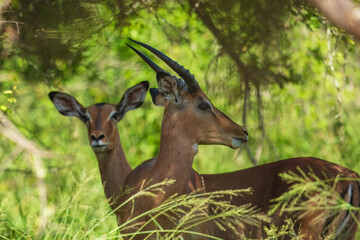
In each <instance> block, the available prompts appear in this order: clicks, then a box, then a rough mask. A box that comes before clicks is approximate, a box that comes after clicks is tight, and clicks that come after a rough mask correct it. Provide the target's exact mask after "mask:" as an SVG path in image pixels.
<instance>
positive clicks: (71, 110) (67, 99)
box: [49, 81, 201, 209]
mask: <svg viewBox="0 0 360 240" xmlns="http://www.w3.org/2000/svg"><path fill="white" fill-rule="evenodd" d="M148 88H149V83H148V82H145V81H144V82H141V83H138V84H136V85H135V86H133V87H131V88H129V89H128V90H126V92H125V93H124V95H123V97H122V98H121V100H120V102H119V103H118V104H115V105H114V104H110V103H98V104H94V105H91V106H89V107H86V108H85V107H83V105H81V104H80V103H79V102H78V101H77V100H76V99H75V98H74V97H73V96H71V95H69V94H66V93H62V92H50V93H49V97H50V100H51V101H52V102H53V103H54V105H55V107H56V109H57V110H58V111H59V112H60V113H61V114H62V115H64V116H68V117H77V118H79V119H80V120H81V121H82V122H83V123H84V124H85V125H86V128H87V132H88V139H89V143H90V146H91V147H92V149H93V151H94V153H95V155H96V158H97V160H98V165H99V170H100V175H101V181H102V184H103V187H104V192H105V196H106V198H107V199H108V200H109V204H110V206H111V208H112V209H115V208H116V206H117V204H116V200H117V199H118V197H119V194H120V193H121V188H122V186H123V184H124V181H125V178H126V176H127V175H128V174H129V173H130V172H131V167H130V164H129V163H128V161H127V159H126V156H125V153H124V150H123V148H122V145H121V141H120V135H119V131H118V127H117V124H118V122H119V121H121V120H122V119H123V117H124V116H125V114H126V112H127V111H129V110H133V109H136V108H138V107H140V106H141V105H142V104H143V102H144V99H145V96H146V92H147V90H148ZM154 161H155V158H153V159H150V160H148V161H147V162H146V163H147V164H149V165H151V164H152V163H153V162H154ZM199 186H201V179H200V177H199V175H198V174H197V173H196V172H195V171H193V173H192V175H191V179H190V181H189V182H188V183H187V192H192V191H194V190H196V189H197V188H199Z"/></svg>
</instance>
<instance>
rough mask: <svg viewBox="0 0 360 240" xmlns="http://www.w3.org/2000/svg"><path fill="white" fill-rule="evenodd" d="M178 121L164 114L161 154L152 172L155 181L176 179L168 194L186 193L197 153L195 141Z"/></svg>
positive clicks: (167, 190) (167, 191) (168, 189)
mask: <svg viewBox="0 0 360 240" xmlns="http://www.w3.org/2000/svg"><path fill="white" fill-rule="evenodd" d="M176 123H179V122H178V121H177V120H176V119H166V117H165V115H164V120H163V123H162V127H161V129H162V130H161V140H160V149H159V155H158V157H157V159H156V162H155V165H154V167H153V168H152V170H153V171H152V173H151V175H152V178H153V179H154V180H155V182H161V181H163V180H165V179H174V180H175V183H174V184H172V185H170V186H169V187H168V188H167V189H166V195H167V196H171V195H173V194H175V193H179V194H183V193H185V189H186V186H187V183H188V181H189V179H190V175H191V170H192V163H193V160H194V156H195V155H196V153H197V145H196V144H195V142H193V141H191V140H190V139H189V137H188V136H187V135H186V133H184V131H183V129H182V127H181V126H178V125H176Z"/></svg>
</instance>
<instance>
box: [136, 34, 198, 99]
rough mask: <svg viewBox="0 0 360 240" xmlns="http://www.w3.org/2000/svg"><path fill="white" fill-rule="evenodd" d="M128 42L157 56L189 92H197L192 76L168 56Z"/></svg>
mask: <svg viewBox="0 0 360 240" xmlns="http://www.w3.org/2000/svg"><path fill="white" fill-rule="evenodd" d="M129 40H131V41H133V42H134V43H137V44H139V45H140V46H143V47H144V48H146V49H148V50H149V51H150V52H152V53H153V54H155V55H156V56H158V57H159V58H160V59H161V60H163V61H164V62H165V63H166V64H167V65H168V66H169V67H170V68H172V70H174V71H175V72H176V73H177V74H179V76H180V77H181V78H182V79H184V81H185V82H186V84H187V85H188V89H189V92H190V93H191V92H196V91H198V90H199V88H200V87H199V84H198V82H197V81H196V80H195V77H194V75H192V74H191V73H190V71H189V70H188V69H186V68H184V67H183V66H182V65H180V64H178V63H177V62H175V61H174V60H172V59H171V58H169V57H168V56H166V55H165V54H164V53H162V52H160V51H159V50H157V49H155V48H153V47H151V46H149V45H147V44H145V43H142V42H138V41H135V40H133V39H131V38H129Z"/></svg>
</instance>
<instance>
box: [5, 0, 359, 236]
mask: <svg viewBox="0 0 360 240" xmlns="http://www.w3.org/2000/svg"><path fill="white" fill-rule="evenodd" d="M119 2H121V3H119ZM189 2H190V3H189V4H187V3H184V2H182V1H105V2H98V1H92V2H91V3H89V2H82V1H50V2H49V1H47V2H44V1H37V2H33V3H32V2H29V1H11V9H12V11H10V12H6V13H4V14H3V17H4V19H7V20H13V21H15V22H18V23H19V26H20V35H19V36H17V35H16V34H15V35H12V34H13V33H14V32H15V33H16V29H17V28H16V24H12V23H9V24H3V25H2V26H4V27H3V28H1V29H0V30H1V33H2V35H1V38H0V41H1V43H0V44H1V46H0V53H1V58H0V109H1V110H2V111H3V112H5V113H6V114H7V116H8V117H9V118H10V119H11V120H12V121H13V122H14V123H15V125H16V126H17V128H18V129H20V130H21V132H22V133H23V134H24V135H25V136H26V137H28V138H29V139H31V140H32V141H33V142H35V143H37V144H38V145H40V146H42V147H43V148H45V149H47V150H51V152H52V153H53V155H52V156H48V157H46V158H44V159H43V162H44V165H45V169H46V175H45V183H46V186H47V198H48V204H47V206H46V214H47V218H48V220H49V223H48V225H47V228H46V232H45V235H44V236H43V237H37V232H36V231H37V228H38V220H39V211H40V210H39V209H40V202H39V196H38V187H37V184H36V181H37V179H36V177H35V176H34V172H33V170H32V162H31V158H29V157H28V156H27V153H26V152H20V153H17V150H16V143H12V142H9V141H8V140H7V139H6V138H5V137H4V136H2V135H0V145H1V147H0V156H1V160H0V202H1V206H0V238H4V239H37V238H41V239H107V238H116V237H117V236H118V232H117V230H118V229H117V227H116V220H115V217H114V216H113V214H111V213H110V212H109V207H108V203H107V201H106V200H105V197H104V194H103V189H102V186H101V182H100V180H99V173H98V166H97V163H96V159H95V156H94V154H93V153H92V150H91V149H90V147H89V146H88V140H87V136H86V129H85V128H84V126H83V125H82V123H81V122H80V121H78V119H73V118H64V117H63V116H60V115H59V113H58V112H57V111H56V110H55V108H54V107H53V104H52V103H51V102H50V101H49V99H48V97H47V94H48V92H49V91H51V90H60V91H64V92H68V93H70V94H72V95H74V96H75V97H76V98H77V99H78V100H79V102H81V103H82V104H83V105H84V106H88V105H92V104H94V103H96V102H111V103H117V102H118V101H119V100H120V98H121V96H122V94H123V93H124V91H125V90H126V89H127V88H128V87H130V86H132V85H134V84H136V83H138V82H140V81H144V80H148V81H150V85H151V87H156V80H155V74H154V73H153V72H152V70H150V69H149V68H148V67H147V66H146V65H145V64H144V63H143V62H142V60H141V59H139V57H138V56H136V55H135V54H134V53H133V52H132V51H131V50H130V49H128V47H126V46H125V43H127V42H128V40H127V38H128V37H131V38H134V39H136V40H140V41H143V42H145V43H149V44H151V45H152V46H154V47H156V48H158V49H159V50H161V51H163V52H164V53H166V54H168V55H169V56H171V57H172V58H173V59H175V60H177V61H179V63H181V64H183V65H184V66H185V67H186V68H188V69H190V70H191V72H192V73H193V74H195V76H196V78H197V80H198V81H199V84H200V86H201V87H202V88H203V90H204V92H206V93H207V95H208V96H209V98H210V99H211V101H212V102H213V104H214V105H215V106H217V107H218V108H219V109H221V110H222V111H223V112H225V113H226V114H227V115H229V117H231V118H232V119H233V120H234V121H235V122H237V123H242V121H243V113H244V109H243V106H244V102H243V101H244V92H243V90H244V88H243V86H244V85H243V84H244V82H243V76H242V74H241V72H239V71H238V70H237V69H236V63H234V60H233V58H231V56H229V55H228V54H227V52H226V51H225V49H224V48H223V47H224V45H223V44H221V42H219V40H218V39H217V36H216V35H214V34H213V33H212V32H211V30H209V28H208V27H207V26H206V25H205V24H204V22H203V21H201V19H200V18H199V16H198V15H197V14H196V12H195V11H194V9H193V8H192V5H191V1H189ZM201 2H202V3H204V4H208V5H205V8H204V9H205V10H206V11H207V12H209V13H213V15H211V16H212V20H213V21H214V23H215V26H217V27H218V28H219V29H220V30H221V31H220V33H221V34H220V35H219V36H220V37H222V39H225V40H224V41H225V43H226V45H225V46H228V47H230V49H233V51H234V52H236V53H238V54H239V56H240V57H239V59H240V60H241V61H242V62H244V63H245V65H246V67H247V69H249V71H250V73H251V76H250V79H251V81H252V83H254V86H256V87H255V88H252V89H251V90H250V92H249V94H250V96H251V97H252V98H250V100H249V104H248V106H249V109H248V111H247V126H246V127H247V130H248V132H249V134H250V141H249V143H248V148H249V151H250V152H252V153H253V154H254V156H256V158H257V160H258V163H259V164H263V163H267V162H272V161H275V160H277V159H284V158H288V157H295V156H314V157H319V158H323V159H327V160H328V161H331V162H335V163H339V164H341V165H344V166H347V167H349V168H351V169H353V170H355V171H357V172H360V162H359V161H358V159H360V148H359V147H358V146H359V145H360V138H359V136H360V130H359V128H358V127H357V125H358V122H359V121H360V115H359V112H360V100H359V98H358V96H359V94H360V93H359V89H360V82H359V80H358V79H359V77H360V74H359V71H358V66H359V62H360V58H359V43H357V42H353V40H352V39H351V38H349V37H348V36H346V35H343V34H342V33H341V31H339V30H338V29H336V28H334V27H331V26H328V25H327V24H326V23H325V22H324V21H323V18H322V17H320V16H319V14H318V13H316V12H315V11H314V9H312V8H308V7H307V6H303V5H301V4H300V3H298V2H297V1H290V2H289V3H286V4H284V6H280V7H279V5H281V4H282V3H284V1H275V3H274V2H266V1H260V2H261V4H258V3H259V2H258V1H240V2H239V1H236V2H235V1H229V2H231V3H233V4H232V5H231V4H230V5H229V4H222V3H221V2H216V1H215V2H214V1H201ZM285 2H287V1H285ZM293 3H294V4H293ZM291 4H293V5H291ZM0 5H1V4H0ZM258 5H259V6H260V7H259V8H257V6H258ZM1 6H2V5H1ZM1 6H0V7H1ZM59 8H61V11H59ZM290 12H291V14H290ZM18 13H21V14H18ZM43 13H46V14H43ZM19 16H20V17H21V18H20V17H19ZM49 16H50V17H49ZM49 19H52V20H51V21H48V20H49ZM260 20H261V21H260ZM0 21H1V19H0ZM29 22H30V24H25V23H29ZM0 24H1V22H0ZM29 26H30V27H29ZM9 29H10V30H9ZM11 29H12V30H11ZM327 32H328V33H327ZM36 33H39V34H40V33H41V34H42V35H41V36H43V38H40V37H38V36H40V35H38V36H35V35H34V34H36ZM11 36H15V38H14V39H13V40H12V38H11ZM16 36H17V37H16ZM34 36H35V37H34ZM144 52H145V51H144ZM149 56H150V57H151V58H152V59H154V61H156V62H157V63H159V65H161V66H162V67H164V68H165V69H168V68H166V67H165V66H164V65H163V64H162V63H161V61H159V60H158V59H156V58H155V57H153V56H151V55H150V54H149ZM168 70H169V69H168ZM257 91H259V92H260V93H261V94H260V101H259V99H258V98H256V96H257ZM259 107H260V108H259ZM258 109H260V110H261V111H260V114H259V111H258ZM162 113H163V110H162V109H159V108H157V107H155V106H153V104H152V103H151V100H150V97H149V96H147V99H146V103H145V104H144V106H142V107H141V108H139V109H137V110H136V111H131V112H129V113H127V115H126V116H125V118H124V119H123V120H122V121H121V122H120V123H119V132H120V137H121V140H122V145H123V147H124V149H125V153H126V155H127V157H128V159H129V161H130V164H131V166H132V167H135V166H137V165H138V164H140V163H142V162H143V161H144V160H146V159H149V158H152V157H154V156H156V155H157V152H158V147H159V139H160V128H161V116H162ZM193 166H194V168H195V169H196V170H198V171H199V172H200V173H218V172H226V171H233V170H237V169H242V168H245V167H250V166H252V164H251V161H250V159H249V157H248V155H247V154H246V152H245V151H244V150H236V151H234V150H232V149H228V148H226V147H221V146H199V154H198V155H197V156H196V157H195V160H194V164H193ZM259 177H261V176H259ZM293 177H294V176H293ZM321 186H322V185H316V186H314V187H316V188H317V187H321ZM307 187H311V186H310V185H309V186H307ZM307 187H306V188H307ZM284 197H290V199H291V200H290V201H285V200H286V198H284V199H279V200H281V201H280V202H279V203H286V204H287V205H286V204H285V208H284V210H286V209H287V208H288V207H289V206H292V205H291V204H293V203H295V202H296V201H294V199H296V195H291V196H288V195H286V196H284ZM182 198H183V200H184V201H185V200H186V201H190V202H191V201H193V200H194V199H193V198H192V195H190V196H188V197H186V196H183V197H182ZM188 198H189V199H188ZM169 201H175V200H173V199H170V200H169ZM181 201H182V200H181ZM189 204H190V203H189ZM202 204H205V202H204V203H202ZM289 204H290V205H289ZM280 205H282V204H280ZM280 205H279V207H280ZM192 206H195V205H192ZM203 206H205V205H201V204H200V205H199V207H203ZM340 206H341V207H345V205H340ZM194 210H195V208H194ZM196 210H198V209H196ZM355 210H356V209H355ZM229 211H230V210H229ZM195 212H196V213H198V211H194V213H195ZM230 212H231V211H230ZM189 213H190V214H192V213H193V212H191V211H189ZM231 214H232V213H231ZM235 214H236V213H235ZM219 219H220V218H219ZM185 220H187V216H186V215H185V216H184V221H185ZM241 220H246V221H247V219H241ZM219 222H220V223H221V221H220V220H219ZM291 224H292V223H288V225H286V226H285V227H284V228H279V229H275V228H270V229H269V232H268V234H269V237H270V238H271V237H273V239H274V238H275V237H276V236H285V235H284V234H285V233H286V232H291V229H292V228H291V226H292V225H291ZM186 226H187V225H186V224H185V222H182V223H181V224H180V225H179V228H180V227H181V229H184V228H183V227H186ZM178 230H179V229H178ZM181 231H185V230H181ZM172 234H173V232H172V233H168V236H173V235H172ZM358 239H360V237H358Z"/></svg>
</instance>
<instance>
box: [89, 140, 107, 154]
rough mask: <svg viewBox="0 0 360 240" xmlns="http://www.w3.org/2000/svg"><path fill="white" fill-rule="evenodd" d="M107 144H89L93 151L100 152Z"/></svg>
mask: <svg viewBox="0 0 360 240" xmlns="http://www.w3.org/2000/svg"><path fill="white" fill-rule="evenodd" d="M107 146H108V144H107V143H99V142H93V143H92V144H91V147H92V149H93V150H94V151H95V152H102V151H104V150H105V149H106V148H107Z"/></svg>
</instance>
